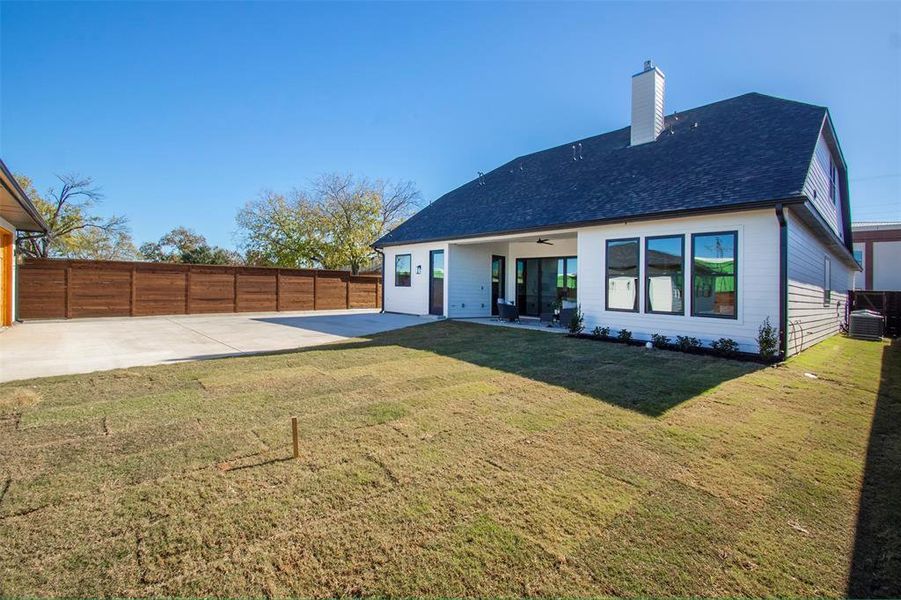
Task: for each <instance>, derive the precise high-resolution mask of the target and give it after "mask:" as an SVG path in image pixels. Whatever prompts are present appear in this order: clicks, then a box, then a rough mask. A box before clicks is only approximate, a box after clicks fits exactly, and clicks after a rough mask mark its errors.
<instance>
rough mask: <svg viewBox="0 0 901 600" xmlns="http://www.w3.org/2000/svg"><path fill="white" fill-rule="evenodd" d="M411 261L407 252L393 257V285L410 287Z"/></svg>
mask: <svg viewBox="0 0 901 600" xmlns="http://www.w3.org/2000/svg"><path fill="white" fill-rule="evenodd" d="M412 266H413V261H412V259H411V258H410V255H409V254H398V255H397V256H395V257H394V285H395V286H397V287H410V273H411V271H412Z"/></svg>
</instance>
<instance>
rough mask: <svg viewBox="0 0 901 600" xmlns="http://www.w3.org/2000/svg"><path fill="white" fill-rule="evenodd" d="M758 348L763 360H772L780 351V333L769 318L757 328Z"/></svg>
mask: <svg viewBox="0 0 901 600" xmlns="http://www.w3.org/2000/svg"><path fill="white" fill-rule="evenodd" d="M757 347H758V349H759V352H760V358H762V359H763V360H772V359H773V357H775V356H776V353H777V352H778V351H779V332H778V331H777V330H776V328H775V327H773V326H772V325H771V324H770V318H769V317H767V318H766V319H764V320H763V323H761V324H760V327H758V328H757Z"/></svg>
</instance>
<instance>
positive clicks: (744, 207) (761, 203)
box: [372, 193, 807, 248]
mask: <svg viewBox="0 0 901 600" xmlns="http://www.w3.org/2000/svg"><path fill="white" fill-rule="evenodd" d="M806 201H807V197H806V196H804V195H803V194H800V193H799V194H798V195H794V196H789V197H787V198H774V199H771V200H758V201H751V202H744V203H741V204H733V205H729V206H723V207H716V208H709V207H705V208H696V209H681V210H673V211H666V212H659V213H650V214H639V215H630V216H618V217H611V218H604V219H591V220H587V221H574V222H569V223H548V224H546V225H541V226H538V227H527V228H520V229H506V230H500V231H487V232H481V233H475V234H472V235H459V236H454V237H450V238H448V237H434V238H426V239H417V240H403V241H398V242H392V241H388V242H385V241H384V239H385V238H386V237H388V236H383V237H382V238H380V239H378V240H377V241H376V242H374V243H373V244H372V247H373V248H388V247H391V246H405V245H410V244H428V243H433V242H453V241H456V240H471V239H475V238H481V237H492V236H498V235H516V234H523V233H535V232H538V231H546V230H548V229H573V228H579V227H592V226H597V225H605V224H609V223H628V222H632V221H655V220H659V219H676V218H679V217H689V216H695V215H704V214H722V213H727V212H744V211H748V210H756V209H760V208H771V207H774V206H776V205H777V204H782V205H783V206H789V205H793V204H803V203H804V202H806ZM389 235H390V234H389Z"/></svg>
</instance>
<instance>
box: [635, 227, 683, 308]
mask: <svg viewBox="0 0 901 600" xmlns="http://www.w3.org/2000/svg"><path fill="white" fill-rule="evenodd" d="M684 242H685V237H684V236H681V235H671V236H666V237H649V238H645V242H644V257H645V258H644V261H645V268H644V272H645V278H646V282H645V297H646V298H647V299H646V301H645V310H646V311H647V312H649V313H666V314H671V315H681V314H684V313H685V300H684V288H685V283H684V281H685V280H684V277H685V275H684V270H685V260H684V258H685V254H684V250H683V247H684V245H685V243H684Z"/></svg>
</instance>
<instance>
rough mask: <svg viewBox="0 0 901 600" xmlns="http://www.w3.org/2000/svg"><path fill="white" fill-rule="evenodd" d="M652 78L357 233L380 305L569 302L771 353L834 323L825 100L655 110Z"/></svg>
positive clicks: (848, 256)
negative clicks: (617, 117)
mask: <svg viewBox="0 0 901 600" xmlns="http://www.w3.org/2000/svg"><path fill="white" fill-rule="evenodd" d="M664 82H665V78H664V75H663V73H662V72H661V71H660V69H658V68H656V67H653V66H651V64H650V63H646V65H645V69H644V70H643V71H642V72H641V73H638V74H636V75H635V76H633V78H632V123H631V127H625V128H623V129H619V130H617V131H612V132H610V133H606V134H602V135H598V136H594V137H589V138H585V139H581V140H577V141H575V142H572V143H568V144H564V145H562V146H558V147H556V148H551V149H548V150H544V151H541V152H536V153H534V154H529V155H526V156H522V157H520V158H516V159H514V160H512V161H510V162H508V163H507V164H505V165H503V166H501V167H498V168H496V169H495V170H493V171H491V172H489V173H485V174H480V175H479V177H477V178H476V179H474V180H472V181H470V182H469V183H467V184H465V185H463V186H461V187H459V188H457V189H456V190H453V191H451V192H449V193H447V194H445V195H444V196H442V197H441V198H439V199H437V200H436V201H435V202H433V203H432V204H431V205H429V206H428V207H427V208H425V209H423V210H422V211H420V212H419V213H417V214H416V215H414V216H413V217H412V218H410V219H409V220H408V221H406V222H405V223H403V224H402V225H400V226H399V227H397V228H396V229H395V230H393V231H392V232H390V233H389V234H387V235H385V236H384V237H382V238H381V239H380V240H378V241H377V242H376V243H375V246H376V247H377V248H379V249H381V250H382V251H383V252H384V258H385V268H384V274H383V277H384V283H385V286H384V289H385V298H384V308H385V310H387V311H392V312H403V313H413V314H426V313H430V314H436V315H443V316H446V317H450V318H455V317H457V318H463V317H487V316H489V315H491V314H493V313H495V312H496V310H497V307H496V304H497V302H498V300H505V301H507V302H513V303H515V304H516V305H517V306H518V308H519V312H520V313H521V314H523V315H531V316H537V315H539V314H541V313H546V312H547V311H551V310H553V308H554V306H559V304H560V303H571V304H576V303H577V304H578V305H580V306H581V308H582V311H583V313H584V315H585V325H586V328H587V330H588V331H591V329H592V328H593V327H595V326H596V325H602V326H609V327H610V328H611V329H612V330H614V331H615V330H617V329H620V328H626V329H629V330H631V331H632V332H633V334H634V335H635V336H636V337H637V338H638V339H648V338H649V336H650V335H651V334H652V333H661V334H664V335H667V336H670V337H673V336H676V335H690V336H695V337H698V338H700V339H702V340H704V341H707V342H709V341H711V340H714V339H717V338H720V337H730V338H733V339H734V340H736V341H737V342H738V343H739V344H740V346H741V349H742V350H745V351H752V352H753V351H756V350H757V343H756V337H757V329H758V327H759V325H760V324H761V323H762V322H763V320H764V319H766V318H767V317H769V319H770V321H771V323H773V325H775V326H777V327H778V328H779V329H780V332H787V335H784V336H783V337H782V339H781V348H782V352H783V354H784V355H790V354H794V353H796V352H798V351H800V350H803V349H804V348H806V347H808V346H810V345H812V344H814V343H816V342H818V341H820V340H822V339H824V338H825V337H827V336H829V335H832V334H834V333H835V332H837V331H838V329H839V326H840V323H841V322H842V320H843V317H844V310H845V305H846V302H847V291H848V290H849V289H850V287H851V282H852V274H853V273H854V272H855V271H856V270H857V264H856V263H855V261H854V258H853V256H852V253H851V227H850V220H849V215H850V211H849V197H848V184H847V169H846V165H845V161H844V159H843V157H842V153H841V150H840V147H839V144H838V139H837V137H836V134H835V130H834V128H833V125H832V121H831V119H830V116H829V111H828V110H827V109H826V108H824V107H820V106H813V105H810V104H803V103H800V102H793V101H790V100H782V99H779V98H773V97H770V96H764V95H761V94H756V93H752V94H746V95H743V96H738V97H736V98H732V99H729V100H723V101H721V102H716V103H714V104H708V105H706V106H701V107H699V108H694V109H691V110H687V111H680V112H678V113H673V114H671V115H669V116H666V117H664V111H663V97H664Z"/></svg>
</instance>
